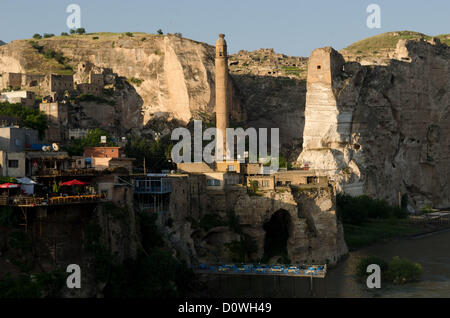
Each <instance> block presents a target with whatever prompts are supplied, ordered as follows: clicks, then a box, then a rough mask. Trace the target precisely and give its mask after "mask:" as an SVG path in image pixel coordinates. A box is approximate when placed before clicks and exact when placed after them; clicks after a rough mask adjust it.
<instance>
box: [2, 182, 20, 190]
mask: <svg viewBox="0 0 450 318" xmlns="http://www.w3.org/2000/svg"><path fill="white" fill-rule="evenodd" d="M19 187H20V185H18V184H16V183H9V182H7V183H2V184H0V189H11V188H19Z"/></svg>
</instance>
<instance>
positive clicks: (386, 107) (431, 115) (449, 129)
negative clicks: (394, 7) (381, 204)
mask: <svg viewBox="0 0 450 318" xmlns="http://www.w3.org/2000/svg"><path fill="white" fill-rule="evenodd" d="M449 53H450V50H449V48H448V47H447V46H446V45H445V44H440V43H439V40H438V39H433V40H432V41H424V40H423V39H422V40H414V41H405V40H400V41H399V42H398V44H397V47H396V50H395V52H394V54H393V57H394V59H392V60H391V61H390V63H389V64H388V65H386V66H376V65H365V66H362V65H361V64H359V63H356V62H347V63H346V62H345V61H344V59H343V58H342V56H341V55H340V54H339V53H338V52H336V51H335V50H333V49H332V48H329V47H328V48H322V49H316V50H314V51H313V52H312V54H311V57H310V59H309V65H308V82H307V95H306V109H305V130H304V133H303V152H302V153H301V155H300V156H299V158H298V161H299V162H301V163H303V164H306V163H308V164H309V165H310V167H311V168H312V169H318V170H321V171H323V172H325V173H327V174H328V175H329V176H331V177H334V178H335V179H336V181H337V184H338V188H339V189H340V190H344V191H346V192H349V193H352V194H362V193H366V194H369V195H371V196H375V197H379V198H384V199H387V200H388V201H390V202H391V203H392V204H397V203H398V200H399V199H398V198H399V193H400V195H401V196H402V198H403V202H407V204H408V205H410V206H411V207H419V208H420V207H421V206H423V205H424V204H431V205H434V206H437V207H448V206H449V205H450V188H449V187H450V184H449V180H450V169H449V167H450V165H449V158H450V157H449V155H450V148H449V144H450V126H449V125H448V120H449V115H450V114H449V113H450V106H449V105H450V96H449V92H450V78H449V75H450V73H449Z"/></svg>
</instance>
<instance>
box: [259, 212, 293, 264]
mask: <svg viewBox="0 0 450 318" xmlns="http://www.w3.org/2000/svg"><path fill="white" fill-rule="evenodd" d="M290 225H291V216H290V214H289V212H288V211H286V210H284V209H280V210H278V211H276V212H275V213H274V214H272V216H271V218H270V220H268V221H266V222H265V223H264V225H263V229H264V231H265V232H266V235H265V237H264V257H263V259H264V261H268V260H269V259H270V258H272V257H274V256H281V258H282V259H283V261H286V260H287V240H288V238H289V227H290Z"/></svg>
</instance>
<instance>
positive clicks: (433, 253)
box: [208, 231, 450, 298]
mask: <svg viewBox="0 0 450 318" xmlns="http://www.w3.org/2000/svg"><path fill="white" fill-rule="evenodd" d="M367 255H376V256H379V257H382V258H384V259H386V260H390V259H391V258H392V257H394V256H400V257H404V258H407V259H409V260H411V261H413V262H417V263H420V264H421V265H422V267H423V269H424V273H423V275H422V277H421V280H420V281H419V282H415V283H409V284H405V285H389V284H386V285H385V284H383V282H382V283H381V284H382V286H381V289H375V290H369V289H368V288H367V287H366V286H365V284H363V283H361V282H359V281H357V280H356V279H355V277H354V269H355V266H356V264H357V263H358V261H359V259H360V258H361V257H364V256H367ZM208 285H209V289H210V290H212V291H213V294H214V296H218V297H389V298H393V297H450V231H445V232H440V233H434V234H430V235H427V236H422V237H418V238H412V239H403V240H399V241H394V242H390V243H384V244H378V245H374V246H371V247H367V248H364V249H360V250H358V251H355V252H350V254H349V256H348V257H347V258H346V259H345V260H343V261H341V262H340V263H339V264H338V265H337V266H336V267H335V268H332V269H330V270H329V271H328V274H327V277H326V278H325V279H314V280H313V282H312V288H311V281H310V279H308V278H292V277H273V276H267V277H265V276H241V275H240V276H220V277H217V278H214V279H213V280H211V281H209V282H208Z"/></svg>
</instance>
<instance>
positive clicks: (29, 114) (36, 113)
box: [0, 102, 48, 138]
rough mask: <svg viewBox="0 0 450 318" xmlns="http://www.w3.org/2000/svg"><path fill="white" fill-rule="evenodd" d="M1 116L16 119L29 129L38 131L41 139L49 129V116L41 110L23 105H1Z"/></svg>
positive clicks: (4, 103) (5, 103)
mask: <svg viewBox="0 0 450 318" xmlns="http://www.w3.org/2000/svg"><path fill="white" fill-rule="evenodd" d="M0 115H7V116H11V117H16V118H18V119H20V120H21V121H22V122H23V125H24V126H25V127H28V128H32V129H36V130H37V131H38V132H39V137H40V138H43V137H44V134H45V130H46V129H47V127H48V125H47V116H46V115H45V114H44V113H43V112H41V111H40V110H39V109H34V108H30V107H26V106H23V105H21V104H10V103H8V102H3V103H0Z"/></svg>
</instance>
